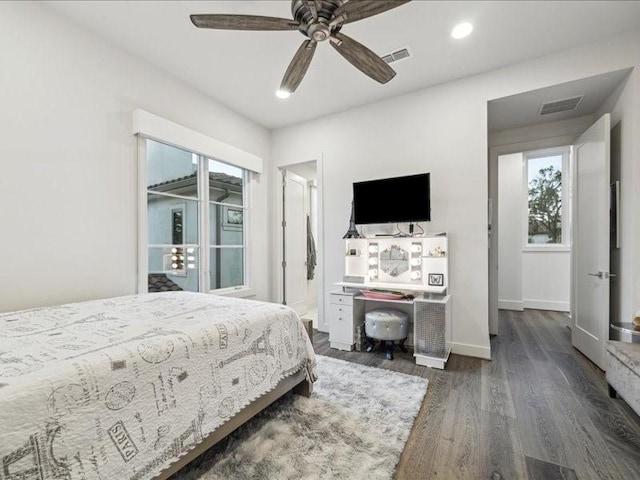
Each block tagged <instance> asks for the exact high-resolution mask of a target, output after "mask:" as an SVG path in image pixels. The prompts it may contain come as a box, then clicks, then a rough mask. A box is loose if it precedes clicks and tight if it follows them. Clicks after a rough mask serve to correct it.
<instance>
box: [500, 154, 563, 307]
mask: <svg viewBox="0 0 640 480" xmlns="http://www.w3.org/2000/svg"><path fill="white" fill-rule="evenodd" d="M569 160H570V148H569V146H566V145H561V146H557V147H552V148H545V149H537V150H529V151H522V152H515V153H510V154H503V155H499V156H498V211H497V214H498V223H499V224H500V225H501V228H500V230H499V233H498V308H499V309H501V310H514V311H523V310H524V309H536V310H551V311H557V312H566V313H568V312H569V311H570V284H571V242H570V237H571V232H570V231H571V228H570V218H571V215H570V213H571V208H570V207H571V197H570V195H569V192H570V185H571V172H570V168H569V163H570V162H569Z"/></svg>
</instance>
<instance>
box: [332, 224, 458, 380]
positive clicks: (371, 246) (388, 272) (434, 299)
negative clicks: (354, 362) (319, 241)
mask: <svg viewBox="0 0 640 480" xmlns="http://www.w3.org/2000/svg"><path fill="white" fill-rule="evenodd" d="M447 240H448V239H447V236H446V235H439V236H436V237H425V238H415V237H414V238H392V239H378V238H373V239H349V240H347V241H346V244H347V245H346V248H347V249H346V255H345V264H346V265H345V270H346V272H345V273H346V275H345V277H347V278H349V279H354V280H362V281H345V282H339V283H336V284H335V285H336V286H338V287H341V289H340V290H336V291H333V292H331V293H330V295H329V297H330V299H329V300H330V301H329V311H328V314H329V319H330V336H329V341H330V346H331V347H332V348H336V349H340V350H353V349H354V347H355V348H356V349H357V350H360V347H361V342H362V340H363V338H364V319H365V314H366V312H368V311H371V310H375V309H379V308H393V309H395V310H401V311H403V312H405V313H407V314H408V315H409V318H410V320H411V322H412V323H413V328H412V329H410V334H409V338H408V341H407V343H408V346H413V347H414V351H415V354H414V356H415V358H416V363H417V364H419V365H426V366H430V367H435V368H444V367H445V365H446V362H447V359H448V356H449V352H450V349H451V296H450V295H447V293H448V292H447V289H448V259H447V255H448V252H447V248H448V241H447ZM436 247H438V248H436ZM434 249H436V251H437V252H438V253H439V254H438V255H437V256H435V255H431V254H430V252H433V250H434ZM440 252H445V253H444V254H440ZM400 280H405V281H406V282H407V283H404V282H401V281H400ZM430 281H431V283H434V281H435V283H441V285H429V284H428V283H430ZM371 289H383V290H393V291H398V292H402V293H404V294H406V295H413V296H414V299H412V300H408V299H400V300H382V299H374V298H369V297H365V296H363V295H362V294H361V293H360V291H361V290H371Z"/></svg>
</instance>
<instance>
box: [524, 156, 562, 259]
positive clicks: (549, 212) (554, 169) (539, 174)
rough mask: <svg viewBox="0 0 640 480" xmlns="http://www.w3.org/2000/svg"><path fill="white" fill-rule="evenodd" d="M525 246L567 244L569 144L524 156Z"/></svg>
mask: <svg viewBox="0 0 640 480" xmlns="http://www.w3.org/2000/svg"><path fill="white" fill-rule="evenodd" d="M524 162H525V168H524V176H525V191H526V192H527V193H526V212H527V214H526V218H527V222H526V232H525V236H526V241H525V244H526V246H527V247H548V246H567V245H568V243H569V242H568V239H569V232H568V225H569V222H568V218H567V217H568V213H569V208H568V202H569V194H568V193H569V188H568V184H569V181H568V180H569V175H568V173H569V168H568V167H569V147H562V148H556V149H547V150H540V151H535V152H528V153H526V154H525V156H524Z"/></svg>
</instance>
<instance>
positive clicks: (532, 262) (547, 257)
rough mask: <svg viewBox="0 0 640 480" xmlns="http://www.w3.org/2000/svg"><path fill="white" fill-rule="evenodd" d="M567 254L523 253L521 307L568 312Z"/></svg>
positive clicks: (569, 282)
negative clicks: (522, 305) (522, 304)
mask: <svg viewBox="0 0 640 480" xmlns="http://www.w3.org/2000/svg"><path fill="white" fill-rule="evenodd" d="M570 274H571V252H570V251H564V252H562V251H556V252H539V251H536V252H534V251H527V252H523V254H522V299H523V302H524V308H535V309H538V310H556V311H559V312H568V311H569V303H570V302H569V300H570V298H571V296H570V291H569V288H570V285H571V281H570V278H571V277H570Z"/></svg>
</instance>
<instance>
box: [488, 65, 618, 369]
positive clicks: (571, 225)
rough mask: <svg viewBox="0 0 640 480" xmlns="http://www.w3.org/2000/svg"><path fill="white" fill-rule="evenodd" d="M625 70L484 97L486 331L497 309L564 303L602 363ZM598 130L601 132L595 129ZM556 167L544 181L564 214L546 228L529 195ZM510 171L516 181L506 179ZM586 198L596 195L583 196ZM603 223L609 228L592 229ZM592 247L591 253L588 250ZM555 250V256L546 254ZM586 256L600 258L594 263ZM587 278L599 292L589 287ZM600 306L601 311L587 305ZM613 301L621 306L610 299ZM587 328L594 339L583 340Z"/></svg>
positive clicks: (587, 348) (585, 348) (575, 331)
mask: <svg viewBox="0 0 640 480" xmlns="http://www.w3.org/2000/svg"><path fill="white" fill-rule="evenodd" d="M629 73H630V70H629V69H626V70H621V71H616V72H610V73H607V74H602V75H597V76H594V77H588V78H585V79H582V80H576V81H573V82H568V83H565V84H559V85H555V86H552V87H547V88H543V89H539V90H535V91H531V92H526V93H522V94H518V95H514V96H511V97H505V98H501V99H496V100H493V101H490V102H489V104H488V125H489V132H488V141H489V218H490V225H489V240H490V241H489V245H490V248H489V266H490V268H489V284H490V288H489V305H490V312H489V316H490V332H491V333H493V334H498V333H499V330H498V311H499V310H500V309H504V310H519V311H522V310H524V309H527V308H532V309H537V310H556V311H561V312H565V317H564V318H567V316H568V319H569V321H568V322H567V325H568V326H569V327H570V328H571V329H572V337H573V341H572V343H573V345H574V346H575V347H576V348H577V349H578V350H580V351H581V352H582V353H584V354H585V355H586V356H587V357H588V358H589V359H591V360H592V361H593V362H594V363H595V364H596V365H598V366H599V367H600V368H603V369H604V368H605V366H604V362H603V361H602V357H603V354H602V352H603V349H604V344H605V342H606V340H608V339H609V328H608V326H609V323H610V321H615V320H614V319H612V318H611V317H610V315H609V301H610V299H609V295H608V289H609V285H610V283H611V282H615V281H616V280H615V276H614V275H611V274H612V273H614V272H613V270H612V268H613V265H614V262H611V268H610V267H609V251H610V250H611V249H612V248H613V249H615V248H617V247H616V246H615V245H613V244H611V245H610V244H609V223H610V221H609V220H610V219H609V210H610V203H611V202H610V200H611V196H610V195H609V187H608V178H609V173H610V169H609V162H608V156H609V143H608V138H609V131H610V129H611V127H614V126H615V123H614V124H613V125H609V123H607V122H608V121H609V120H608V118H609V116H608V115H607V114H608V113H609V112H612V111H615V110H618V117H620V118H621V117H622V115H621V114H620V110H624V105H623V106H621V101H620V98H621V95H622V91H623V90H624V88H625V85H626V83H627V79H628V78H629ZM546 112H551V113H546ZM618 121H620V119H618ZM616 123H617V122H616ZM596 125H599V127H597V126H596ZM596 130H597V131H598V132H602V134H601V135H600V134H598V136H595V134H592V133H590V132H595V131H596ZM601 147H602V148H601ZM596 151H597V152H598V155H595V156H593V160H589V159H590V158H592V157H590V156H588V155H587V153H588V152H596ZM578 157H584V158H578ZM554 159H555V160H554ZM540 162H542V163H545V162H546V163H545V164H544V165H542V164H541V163H540ZM578 164H579V165H578ZM567 165H568V167H566V166H567ZM596 166H597V169H596V168H595V167H596ZM554 174H555V175H556V176H557V180H562V182H561V183H558V184H556V187H555V188H546V191H547V192H549V191H554V190H555V192H556V196H557V197H558V198H559V199H560V202H556V206H557V207H558V211H559V212H561V213H562V215H560V217H557V216H556V218H555V220H554V221H553V222H552V225H549V224H547V225H546V227H545V228H544V229H540V225H539V223H540V221H541V219H537V220H538V224H536V221H535V220H536V219H535V218H533V220H534V221H532V216H534V217H535V214H536V213H540V212H539V210H540V209H539V208H538V207H540V206H539V205H535V198H532V195H535V194H536V191H535V190H536V188H538V189H539V187H540V186H541V185H546V186H547V187H550V186H552V185H553V180H554V178H553V175H554ZM509 176H511V178H512V180H511V181H508V180H506V179H507V177H509ZM592 177H593V178H595V179H597V182H596V183H594V184H593V185H591V184H590V183H589V182H592V183H593V181H592V180H593V178H592ZM579 184H581V185H582V190H581V189H580V188H579V187H580V185H579ZM596 184H597V190H596V188H595V185H596ZM605 184H607V185H605ZM585 191H586V192H587V193H586V195H587V197H584V198H583V196H584V194H585ZM581 192H582V194H583V196H581V195H580V193H581ZM538 193H539V192H538ZM596 193H597V195H596ZM596 196H597V199H596V200H594V199H595V197H596ZM592 197H593V198H592ZM518 199H520V200H518ZM588 199H591V200H593V201H596V202H597V205H591V206H589V205H587V203H588V202H587V200H588ZM548 200H549V199H547V204H549V201H548ZM591 200H589V201H591ZM532 202H534V203H533V204H532ZM551 203H553V202H551ZM547 206H548V205H547ZM596 207H597V208H596ZM536 209H537V211H536ZM595 211H597V212H605V214H603V213H598V216H597V219H596V218H595V217H596V215H595V213H594V212H595ZM514 218H516V221H514V220H513V219H514ZM596 221H597V228H596V227H595V226H594V222H596ZM547 223H548V222H547ZM589 225H591V227H589ZM580 226H582V230H580ZM585 227H586V228H587V230H586V231H585ZM601 230H602V231H603V232H604V235H600V234H599V233H598V234H596V233H594V232H599V231H601ZM611 238H614V237H613V235H612V237H611ZM596 239H597V241H596ZM590 244H593V245H592V247H593V248H591V247H590V246H589V245H590ZM596 244H597V245H596ZM549 245H551V248H549ZM587 250H589V252H590V253H586V254H585V252H586V251H587ZM580 252H582V253H580ZM602 252H604V253H606V254H603V253H602ZM578 253H580V255H578ZM551 255H553V257H554V258H553V259H551V258H545V257H550V256H551ZM578 256H580V258H581V260H577V257H578ZM527 257H530V260H527ZM586 259H592V260H594V261H593V262H591V263H593V265H592V264H591V263H590V262H587V261H586ZM596 264H597V268H596ZM532 269H533V270H535V271H537V272H538V274H537V275H534V276H533V277H527V275H528V274H527V270H532ZM585 269H586V270H585ZM587 270H588V271H587ZM592 270H593V271H592ZM583 277H584V278H583ZM618 279H619V277H618ZM585 282H586V283H585ZM587 284H588V286H589V287H590V288H591V289H592V290H593V292H591V293H589V292H588V291H587V289H586V288H585V285H587ZM596 284H597V285H596ZM532 286H534V287H536V286H537V288H538V292H540V295H542V294H545V293H547V294H549V293H552V294H553V297H548V298H534V297H532V295H531V294H530V290H531V287H532ZM594 289H595V290H597V298H598V302H599V303H598V306H597V307H598V308H597V309H596V308H595V307H594V305H590V306H587V307H585V306H584V304H585V302H586V301H587V299H594V298H596V295H595V293H594V292H595V290H594ZM527 290H529V291H527ZM554 297H555V298H554ZM537 300H543V301H542V302H538V301H537ZM587 303H588V302H587ZM580 305H582V307H580V308H578V307H579V306H580ZM595 311H597V314H593V315H592V314H590V313H589V314H587V313H588V312H595ZM611 311H616V312H619V309H618V307H612V308H611ZM560 318H562V317H560ZM581 336H582V340H585V339H587V337H588V338H589V339H591V340H593V342H591V344H589V342H587V341H586V340H585V341H581V339H580V337H581Z"/></svg>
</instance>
